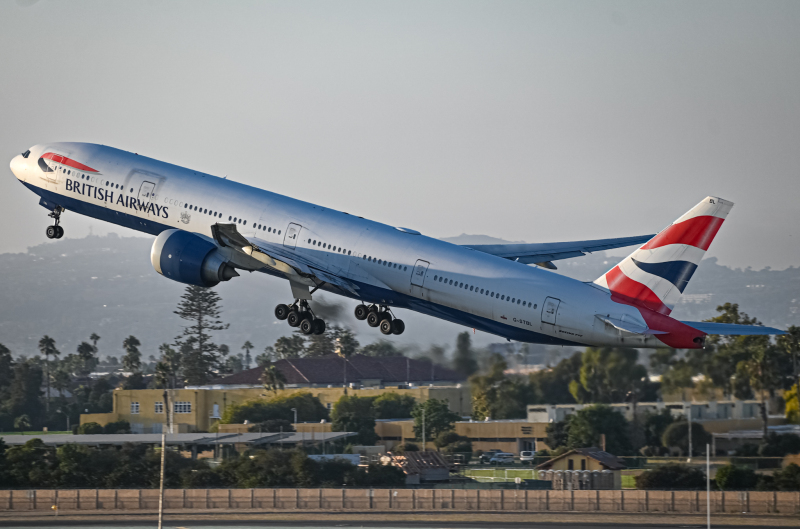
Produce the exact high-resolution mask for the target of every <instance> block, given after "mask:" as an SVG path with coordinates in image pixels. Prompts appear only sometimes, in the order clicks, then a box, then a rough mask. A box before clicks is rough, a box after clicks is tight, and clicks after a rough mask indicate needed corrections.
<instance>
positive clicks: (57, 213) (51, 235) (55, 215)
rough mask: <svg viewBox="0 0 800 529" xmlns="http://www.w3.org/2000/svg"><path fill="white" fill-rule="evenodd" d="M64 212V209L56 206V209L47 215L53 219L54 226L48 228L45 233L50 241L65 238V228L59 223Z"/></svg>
mask: <svg viewBox="0 0 800 529" xmlns="http://www.w3.org/2000/svg"><path fill="white" fill-rule="evenodd" d="M62 211H64V208H62V207H61V206H56V207H55V209H54V210H53V211H51V212H50V214H49V215H47V216H48V217H50V218H51V219H53V225H52V226H48V227H47V230H45V232H44V233H45V235H47V238H48V239H60V238H61V237H63V236H64V228H62V227H61V226H59V225H58V222H59V221H60V220H61V212H62Z"/></svg>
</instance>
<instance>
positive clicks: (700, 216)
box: [595, 197, 733, 315]
mask: <svg viewBox="0 0 800 529" xmlns="http://www.w3.org/2000/svg"><path fill="white" fill-rule="evenodd" d="M732 207H733V202H729V201H727V200H723V199H721V198H716V197H706V198H705V199H703V201H702V202H700V203H699V204H697V205H696V206H695V207H693V208H692V209H690V210H689V211H688V212H687V213H686V214H685V215H683V216H682V217H681V218H679V219H678V220H676V221H675V222H673V223H672V225H670V226H669V227H668V228H666V229H665V230H663V231H662V232H661V233H659V234H658V235H656V236H655V237H653V238H652V239H650V240H649V241H648V242H647V243H645V244H644V246H642V247H640V248H639V249H638V250H636V251H635V252H633V253H632V254H630V255H629V256H628V257H626V258H625V259H624V260H623V261H622V262H621V263H619V264H618V265H617V266H615V267H614V268H612V269H611V270H609V271H608V272H607V273H605V274H603V275H602V276H600V277H599V278H598V279H597V280H596V281H595V284H597V285H600V286H602V287H605V288H607V289H609V290H610V291H611V294H612V299H615V301H619V302H621V303H626V304H630V305H636V306H641V307H645V308H648V309H650V310H654V311H656V312H659V313H661V314H664V315H668V314H669V313H670V312H672V308H673V307H674V306H675V303H677V301H678V299H679V298H680V297H681V294H682V293H683V291H684V289H685V288H686V285H688V284H689V280H690V279H691V278H692V274H694V271H695V270H696V269H697V265H699V264H700V259H702V258H703V255H704V254H705V253H706V250H708V247H709V246H710V245H711V241H713V240H714V236H715V235H716V234H717V231H719V228H720V226H722V222H723V221H724V220H725V217H727V215H728V212H729V211H730V210H731V208H732Z"/></svg>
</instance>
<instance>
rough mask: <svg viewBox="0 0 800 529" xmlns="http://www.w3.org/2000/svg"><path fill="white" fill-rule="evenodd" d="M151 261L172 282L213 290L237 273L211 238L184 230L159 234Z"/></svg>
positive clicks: (154, 243) (151, 252)
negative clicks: (212, 288)
mask: <svg viewBox="0 0 800 529" xmlns="http://www.w3.org/2000/svg"><path fill="white" fill-rule="evenodd" d="M150 262H151V263H153V268H155V269H156V272H158V273H159V274H161V275H162V276H164V277H168V278H170V279H172V280H173V281H178V282H180V283H186V284H189V285H197V286H200V287H213V286H214V285H216V284H218V283H219V282H220V281H228V280H230V279H231V278H233V277H237V276H238V275H239V274H238V273H237V272H236V270H235V269H234V268H233V267H232V266H231V265H230V264H228V262H227V260H226V259H225V258H224V257H223V256H222V254H221V252H220V248H219V246H217V245H216V244H215V243H214V242H212V241H211V240H210V239H207V238H204V237H202V236H200V235H196V234H194V233H189V232H188V231H183V230H174V229H173V230H166V231H162V232H161V233H160V234H159V235H158V237H156V240H155V241H154V242H153V248H152V249H151V250H150Z"/></svg>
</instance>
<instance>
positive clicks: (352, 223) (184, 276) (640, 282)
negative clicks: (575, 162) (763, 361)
mask: <svg viewBox="0 0 800 529" xmlns="http://www.w3.org/2000/svg"><path fill="white" fill-rule="evenodd" d="M11 171H12V172H13V173H14V175H15V176H16V177H17V178H18V179H19V180H20V181H21V182H22V183H23V184H24V185H25V186H26V187H27V188H28V189H30V190H31V191H33V192H34V193H36V194H37V195H38V196H39V197H40V200H39V204H40V205H42V206H44V207H45V208H46V209H47V210H49V211H50V217H52V218H53V220H54V222H53V225H51V226H48V228H47V237H49V238H51V239H52V238H55V239H58V238H61V236H62V235H63V233H64V230H63V228H62V226H61V225H60V221H61V215H62V214H64V213H65V212H67V211H69V212H74V213H78V214H81V215H86V216H89V217H93V218H95V219H99V220H103V221H106V222H111V223H114V224H118V225H120V226H125V227H128V228H132V229H134V230H137V231H141V232H145V233H149V234H151V235H155V236H156V238H155V241H154V242H153V247H152V250H151V253H150V259H151V261H152V263H153V267H154V268H155V270H156V271H157V272H158V273H159V274H161V275H163V276H165V277H168V278H169V279H172V280H174V281H179V282H181V283H187V284H191V285H199V286H203V287H213V286H214V285H217V284H218V283H219V282H220V281H229V280H231V279H233V278H235V277H237V276H239V273H238V272H237V270H246V271H258V272H264V273H267V274H270V275H273V276H276V277H280V278H283V279H287V280H288V281H289V286H290V288H291V297H290V296H289V295H288V293H287V300H286V301H287V302H288V303H280V304H278V306H277V307H275V316H276V317H277V318H278V319H280V320H286V321H287V322H288V323H289V325H291V326H292V327H299V328H300V330H301V331H302V332H303V333H305V334H313V333H323V332H324V331H325V322H324V321H323V320H321V319H320V318H317V317H315V315H314V313H313V311H312V310H311V307H310V306H309V303H308V302H309V300H311V298H312V295H313V294H314V293H315V292H316V291H317V290H325V291H328V292H332V293H335V294H339V295H342V296H345V297H348V298H351V299H353V300H357V302H358V304H357V305H356V307H355V316H356V318H358V319H359V320H366V321H367V323H368V324H369V325H370V326H372V327H379V328H380V331H381V332H382V333H383V334H387V335H388V334H401V333H402V332H403V331H404V329H405V325H404V324H403V322H402V320H400V319H397V318H396V317H395V316H394V314H393V313H392V309H393V308H403V309H410V310H414V311H417V312H421V313H423V314H428V315H430V316H434V317H437V318H441V319H444V320H448V321H451V322H455V323H458V324H462V325H465V326H467V327H472V328H475V329H480V330H482V331H485V332H488V333H492V334H496V335H499V336H502V337H505V338H508V339H510V340H517V341H520V342H531V343H544V344H560V345H598V346H602V345H613V346H617V345H619V346H630V347H676V348H700V347H702V346H703V342H704V338H705V336H706V335H707V334H782V331H779V330H777V329H772V328H767V327H754V326H744V325H726V324H720V323H707V322H682V321H678V320H676V319H674V318H671V317H670V312H671V311H672V309H673V307H674V306H675V303H676V302H677V301H678V299H679V298H680V296H681V293H682V292H683V290H684V289H685V287H686V285H687V284H688V282H689V279H691V277H692V274H693V273H694V271H695V269H696V268H697V265H698V264H699V263H700V259H701V258H702V257H703V255H704V254H705V252H706V250H707V249H708V247H709V245H710V244H711V241H712V240H713V239H714V236H715V235H716V233H717V231H718V230H719V228H720V226H721V225H722V223H723V221H724V220H725V217H726V216H727V214H728V212H729V211H730V210H731V207H732V206H733V204H732V203H731V202H728V201H727V200H723V199H721V198H715V197H706V198H704V199H703V200H701V201H700V203H699V204H697V205H696V206H695V207H693V208H692V209H691V210H689V212H688V213H686V214H685V215H683V216H682V217H680V218H679V219H678V220H676V221H675V222H674V223H673V224H672V225H670V226H668V227H667V228H666V229H664V230H663V231H662V232H661V233H659V234H658V235H655V236H653V235H647V236H641V237H627V238H621V239H604V240H595V241H577V242H563V243H551V244H546V243H545V244H511V245H488V246H487V245H470V246H458V245H455V244H449V243H446V242H443V241H440V240H437V239H432V238H430V237H426V236H424V235H422V234H420V233H419V232H417V231H414V230H412V229H408V228H400V227H393V226H387V225H385V224H380V223H378V222H374V221H371V220H367V219H364V218H362V217H358V216H355V215H350V214H348V213H344V212H341V211H336V210H333V209H329V208H326V207H324V206H318V205H315V204H309V203H307V202H302V201H299V200H295V199H292V198H288V197H285V196H281V195H277V194H275V193H271V192H269V191H265V190H262V189H258V188H255V187H251V186H247V185H244V184H240V183H237V182H233V181H230V180H227V179H223V178H219V177H216V176H212V175H210V174H205V173H202V172H199V171H194V170H191V169H186V168H183V167H178V166H175V165H171V164H168V163H165V162H160V161H158V160H153V159H151V158H147V157H145V156H139V155H137V154H135V153H131V152H126V151H122V150H119V149H114V148H111V147H106V146H102V145H94V144H87V143H50V144H43V145H36V146H34V147H31V148H30V149H29V150H27V151H25V152H24V153H23V154H21V155H19V156H16V157H14V159H13V160H11ZM635 244H642V246H640V247H639V248H638V249H637V250H636V251H634V252H633V253H632V254H631V255H630V256H628V257H627V258H625V259H624V260H623V261H622V262H621V263H619V264H618V265H616V266H614V267H613V268H612V269H611V270H609V271H608V272H607V273H606V274H604V275H602V276H601V277H600V278H598V279H597V280H595V281H594V282H586V283H584V282H580V281H576V280H574V279H570V278H568V277H564V276H561V275H558V274H555V273H552V272H550V271H548V270H545V269H546V268H551V269H552V268H555V265H553V263H552V262H553V261H556V260H558V259H566V258H570V257H577V256H581V255H584V254H586V253H588V252H593V251H599V250H607V249H611V248H620V247H624V246H631V245H635ZM531 264H534V265H536V266H530V265H531Z"/></svg>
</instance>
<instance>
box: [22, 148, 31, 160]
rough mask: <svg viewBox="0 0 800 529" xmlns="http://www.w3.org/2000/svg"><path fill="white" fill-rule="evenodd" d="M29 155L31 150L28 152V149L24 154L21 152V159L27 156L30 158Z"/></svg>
mask: <svg viewBox="0 0 800 529" xmlns="http://www.w3.org/2000/svg"><path fill="white" fill-rule="evenodd" d="M30 154H31V150H30V149H28V150H27V151H25V152H23V153H22V157H23V158H27V157H28V156H30Z"/></svg>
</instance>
